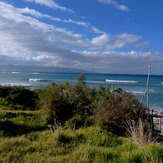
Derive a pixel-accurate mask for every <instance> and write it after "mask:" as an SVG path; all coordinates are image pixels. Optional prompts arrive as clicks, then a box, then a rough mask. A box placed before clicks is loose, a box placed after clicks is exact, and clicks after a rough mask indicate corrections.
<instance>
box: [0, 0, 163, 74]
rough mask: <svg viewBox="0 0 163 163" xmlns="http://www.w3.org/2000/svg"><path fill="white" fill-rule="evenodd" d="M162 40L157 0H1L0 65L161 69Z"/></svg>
mask: <svg viewBox="0 0 163 163" xmlns="http://www.w3.org/2000/svg"><path fill="white" fill-rule="evenodd" d="M162 43H163V1H161V0H157V1H154V0H150V1H149V0H148V1H147V0H143V1H142V0H136V1H134V0H0V60H1V63H0V64H1V65H2V64H3V65H5V64H6V65H9V64H15V65H29V66H30V65H42V66H59V67H68V68H75V69H83V70H88V71H93V72H100V73H130V74H146V73H147V66H148V65H147V55H148V54H149V55H150V60H151V69H152V70H151V72H152V74H163V70H162V69H163V46H162ZM147 50H148V52H147Z"/></svg>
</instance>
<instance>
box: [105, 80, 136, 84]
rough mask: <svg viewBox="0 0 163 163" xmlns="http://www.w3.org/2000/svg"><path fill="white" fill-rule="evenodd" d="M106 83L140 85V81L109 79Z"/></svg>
mask: <svg viewBox="0 0 163 163" xmlns="http://www.w3.org/2000/svg"><path fill="white" fill-rule="evenodd" d="M106 82H109V83H138V81H133V80H109V79H106Z"/></svg>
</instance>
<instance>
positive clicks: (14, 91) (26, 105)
mask: <svg viewBox="0 0 163 163" xmlns="http://www.w3.org/2000/svg"><path fill="white" fill-rule="evenodd" d="M37 103H38V96H37V94H36V93H35V92H34V91H32V90H30V89H27V88H25V87H22V86H0V105H3V106H7V107H10V108H12V109H21V110H35V109H37Z"/></svg>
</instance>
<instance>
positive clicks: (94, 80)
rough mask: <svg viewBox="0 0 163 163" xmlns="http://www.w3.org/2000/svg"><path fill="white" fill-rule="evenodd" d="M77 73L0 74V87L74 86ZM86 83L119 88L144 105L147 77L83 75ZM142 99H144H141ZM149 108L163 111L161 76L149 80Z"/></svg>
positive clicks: (162, 77) (153, 76)
mask: <svg viewBox="0 0 163 163" xmlns="http://www.w3.org/2000/svg"><path fill="white" fill-rule="evenodd" d="M78 75H79V73H56V72H55V73H52V72H21V71H19V72H9V71H8V72H0V85H2V86H3V85H11V86H13V85H20V86H25V87H28V88H29V89H34V88H36V87H38V86H40V85H43V86H45V85H47V84H48V83H50V82H55V83H60V82H65V81H68V82H70V83H71V84H74V83H75V82H76V80H77V77H78ZM84 75H85V77H86V83H87V85H88V86H90V87H92V88H93V87H95V88H97V87H98V86H100V85H102V86H104V87H108V86H109V87H110V88H111V89H113V88H121V89H123V90H125V91H127V92H130V93H132V94H133V95H134V96H136V98H137V99H138V100H141V99H143V100H142V102H143V103H144V105H146V97H145V96H144V95H145V91H146V81H147V75H124V74H123V75H122V74H96V73H85V74H84ZM143 97H144V98H143ZM149 106H150V108H152V109H155V110H162V109H163V76H159V75H151V76H150V80H149Z"/></svg>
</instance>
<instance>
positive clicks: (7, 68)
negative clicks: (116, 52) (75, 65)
mask: <svg viewBox="0 0 163 163" xmlns="http://www.w3.org/2000/svg"><path fill="white" fill-rule="evenodd" d="M0 71H24V72H27V71H29V72H31V71H32V72H33V71H35V72H70V73H86V72H88V71H86V70H80V69H72V68H65V67H49V66H26V65H1V66H0Z"/></svg>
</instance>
